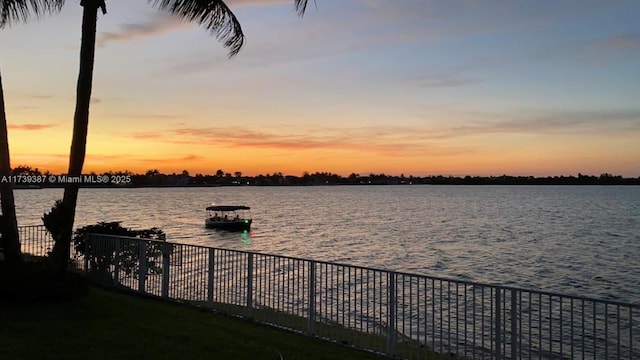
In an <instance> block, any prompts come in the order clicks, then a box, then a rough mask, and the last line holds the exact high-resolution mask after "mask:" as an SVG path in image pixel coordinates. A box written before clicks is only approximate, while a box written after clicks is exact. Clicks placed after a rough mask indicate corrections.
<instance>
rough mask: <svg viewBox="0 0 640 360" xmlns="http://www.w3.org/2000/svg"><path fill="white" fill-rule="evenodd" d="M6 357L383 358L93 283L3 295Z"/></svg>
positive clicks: (0, 311)
mask: <svg viewBox="0 0 640 360" xmlns="http://www.w3.org/2000/svg"><path fill="white" fill-rule="evenodd" d="M0 358H2V359H154V360H155V359H183V360H184V359H276V360H277V359H285V360H287V359H309V360H313V359H382V358H383V357H381V356H375V355H373V354H369V353H366V352H362V351H358V350H353V349H348V348H345V347H342V346H340V345H337V344H333V343H330V342H325V341H322V340H319V339H314V338H310V337H306V336H303V335H299V334H294V333H290V332H286V331H284V330H279V329H275V328H271V327H268V326H263V325H258V324H255V323H251V322H248V321H245V320H242V319H238V318H233V317H229V316H224V315H219V314H214V313H211V312H205V311H200V310H197V309H194V308H189V307H185V306H183V305H179V304H172V303H167V302H163V301H160V300H155V299H148V298H141V297H137V296H132V295H126V294H122V293H118V292H112V291H107V290H103V289H99V288H91V289H90V291H89V294H88V296H87V297H85V298H80V299H77V300H74V301H71V302H59V303H51V304H12V303H0Z"/></svg>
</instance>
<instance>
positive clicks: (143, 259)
mask: <svg viewBox="0 0 640 360" xmlns="http://www.w3.org/2000/svg"><path fill="white" fill-rule="evenodd" d="M138 261H139V264H140V265H139V266H138V292H140V293H142V294H144V293H145V292H146V286H145V285H146V280H147V242H146V241H144V240H138Z"/></svg>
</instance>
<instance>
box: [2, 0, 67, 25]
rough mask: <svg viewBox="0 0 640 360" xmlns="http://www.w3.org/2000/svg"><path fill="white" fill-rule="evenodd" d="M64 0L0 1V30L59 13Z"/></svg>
mask: <svg viewBox="0 0 640 360" xmlns="http://www.w3.org/2000/svg"><path fill="white" fill-rule="evenodd" d="M64 3H65V0H0V28H4V27H7V26H10V25H11V24H13V23H15V22H23V21H28V20H29V19H31V17H39V16H42V15H44V14H52V13H56V12H58V11H60V10H61V9H62V7H63V6H64Z"/></svg>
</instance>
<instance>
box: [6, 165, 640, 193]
mask: <svg viewBox="0 0 640 360" xmlns="http://www.w3.org/2000/svg"><path fill="white" fill-rule="evenodd" d="M11 174H12V176H13V178H12V179H13V180H16V179H17V178H18V176H23V177H24V176H32V177H33V176H40V177H41V179H45V181H41V182H40V183H37V184H35V183H25V182H24V181H23V182H20V183H15V185H16V187H18V188H19V187H33V185H36V186H37V187H63V186H64V185H65V184H64V182H63V181H48V180H47V178H48V177H50V176H53V177H55V178H56V180H57V179H58V178H59V177H61V176H64V174H53V173H51V172H49V171H44V172H41V171H40V170H39V169H38V168H31V167H30V166H26V165H21V166H17V167H15V168H13V169H12V172H11ZM85 176H89V177H87V178H86V179H84V180H89V179H93V181H92V182H91V181H81V183H80V186H82V187H162V186H243V185H244V186H312V185H640V177H638V178H624V177H622V176H621V175H612V174H609V173H604V174H600V175H599V176H594V175H583V174H580V173H579V174H578V175H577V176H574V175H568V176H564V175H561V176H546V177H534V176H510V175H501V176H463V177H460V176H443V175H430V176H423V177H419V176H413V175H409V176H405V175H404V174H402V175H400V176H396V175H386V174H383V173H381V174H368V175H360V174H356V173H351V174H350V175H349V176H347V177H344V176H341V175H338V174H333V173H330V172H315V173H308V172H304V173H303V174H302V176H295V175H284V174H282V173H281V172H274V173H273V174H265V175H262V174H260V175H257V176H245V175H243V174H242V172H240V171H235V172H234V173H229V172H225V171H223V170H222V169H219V170H217V171H216V172H215V173H214V174H201V173H197V174H195V175H191V174H190V173H189V172H188V171H187V170H183V171H182V172H180V173H175V172H174V173H171V174H164V173H161V172H160V171H159V170H157V169H150V170H148V171H146V172H145V173H144V174H135V173H133V172H131V171H108V172H103V173H93V172H92V173H89V174H86V175H85ZM98 177H103V178H104V179H105V181H101V182H98V181H96V179H97V178H98ZM22 179H24V178H22ZM106 179H108V181H106ZM29 185H31V186H29Z"/></svg>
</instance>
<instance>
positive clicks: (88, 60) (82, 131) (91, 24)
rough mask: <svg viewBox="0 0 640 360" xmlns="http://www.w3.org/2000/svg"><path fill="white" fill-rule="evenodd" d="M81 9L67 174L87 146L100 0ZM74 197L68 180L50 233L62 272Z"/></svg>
mask: <svg viewBox="0 0 640 360" xmlns="http://www.w3.org/2000/svg"><path fill="white" fill-rule="evenodd" d="M80 4H81V5H82V6H83V12H82V38H81V41H80V70H79V73H78V84H77V87H76V110H75V113H74V116H73V136H72V139H71V151H70V153H69V171H68V175H69V176H78V175H81V174H82V166H83V165H84V158H85V154H86V148H87V132H88V129H89V103H90V101H91V88H92V82H93V63H94V57H95V49H96V25H97V21H98V8H99V7H100V6H101V4H104V0H102V1H100V0H83V1H81V3H80ZM77 201H78V184H68V185H66V186H65V188H64V196H63V198H62V205H63V211H65V212H66V214H65V216H64V222H65V223H64V226H63V231H62V233H61V234H54V236H56V239H55V240H56V242H55V244H54V246H53V251H52V256H53V260H54V263H55V267H56V269H55V271H56V273H57V274H58V275H59V276H63V275H64V272H65V271H66V269H67V265H68V263H69V256H70V251H71V236H72V234H73V223H74V220H75V214H76V204H77Z"/></svg>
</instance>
